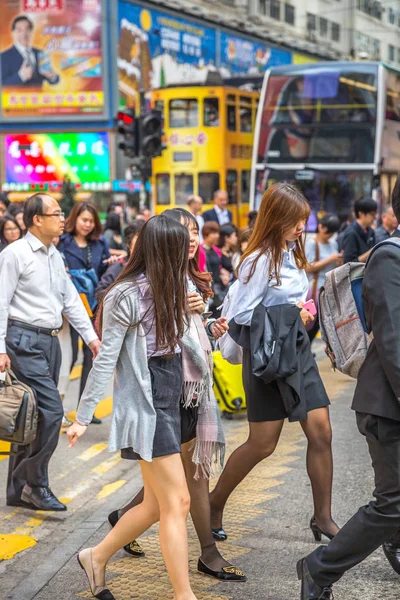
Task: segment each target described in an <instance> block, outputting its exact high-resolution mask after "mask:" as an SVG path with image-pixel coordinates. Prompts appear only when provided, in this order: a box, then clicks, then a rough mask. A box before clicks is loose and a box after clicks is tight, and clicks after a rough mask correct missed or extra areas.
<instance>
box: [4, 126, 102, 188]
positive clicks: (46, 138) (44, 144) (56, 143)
mask: <svg viewBox="0 0 400 600" xmlns="http://www.w3.org/2000/svg"><path fill="white" fill-rule="evenodd" d="M4 140H5V155H4V156H5V167H6V181H7V183H8V184H15V183H30V184H32V183H53V182H60V181H62V180H63V178H64V176H65V175H68V176H69V177H70V179H71V181H72V182H73V183H76V184H82V188H83V189H85V188H87V189H89V187H90V184H93V183H107V182H109V181H110V160H109V148H108V134H107V133H45V134H36V133H34V134H21V135H20V134H18V135H6V136H5V137H4Z"/></svg>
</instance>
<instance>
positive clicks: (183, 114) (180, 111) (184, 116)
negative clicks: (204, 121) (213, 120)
mask: <svg viewBox="0 0 400 600" xmlns="http://www.w3.org/2000/svg"><path fill="white" fill-rule="evenodd" d="M198 124H199V103H198V101H197V100H196V99H195V98H184V99H176V100H170V102H169V126H170V128H171V129H178V128H180V127H197V126H198Z"/></svg>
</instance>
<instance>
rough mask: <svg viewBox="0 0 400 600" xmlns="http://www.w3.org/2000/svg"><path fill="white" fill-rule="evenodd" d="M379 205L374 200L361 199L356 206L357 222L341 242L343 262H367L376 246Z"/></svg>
mask: <svg viewBox="0 0 400 600" xmlns="http://www.w3.org/2000/svg"><path fill="white" fill-rule="evenodd" d="M377 208H378V205H377V203H376V202H375V200H372V198H361V199H360V200H357V201H356V202H355V204H354V213H355V216H356V218H355V221H353V222H352V223H351V224H350V225H349V226H348V227H347V229H346V230H345V232H344V234H343V239H342V241H341V244H342V245H341V250H343V261H344V262H345V263H348V262H367V260H368V256H369V255H370V252H371V250H372V248H373V247H374V246H375V231H374V230H373V229H372V225H373V224H374V223H375V219H376V211H377Z"/></svg>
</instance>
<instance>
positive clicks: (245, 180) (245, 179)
mask: <svg viewBox="0 0 400 600" xmlns="http://www.w3.org/2000/svg"><path fill="white" fill-rule="evenodd" d="M249 195H250V171H242V190H241V198H240V201H241V202H242V204H244V203H245V202H249Z"/></svg>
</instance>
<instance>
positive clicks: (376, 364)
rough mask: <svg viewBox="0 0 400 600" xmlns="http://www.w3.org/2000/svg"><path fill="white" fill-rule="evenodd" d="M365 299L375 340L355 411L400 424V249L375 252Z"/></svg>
mask: <svg viewBox="0 0 400 600" xmlns="http://www.w3.org/2000/svg"><path fill="white" fill-rule="evenodd" d="M393 237H400V231H395V233H394V234H393ZM363 300H364V308H365V316H366V320H367V325H368V327H369V328H370V330H371V331H372V334H373V340H372V342H371V345H370V347H369V350H368V354H367V357H366V359H365V361H364V364H363V365H362V367H361V369H360V372H359V375H358V382H357V387H356V391H355V395H354V400H353V405H352V408H353V409H354V410H356V411H357V412H362V413H368V414H372V415H377V416H379V417H387V418H389V419H394V420H396V421H400V404H399V399H400V247H398V246H395V245H394V244H393V245H389V244H385V245H384V246H382V247H381V248H378V249H377V250H376V251H375V252H374V254H373V255H372V257H371V260H370V261H369V263H368V266H367V268H366V269H365V274H364V280H363Z"/></svg>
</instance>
